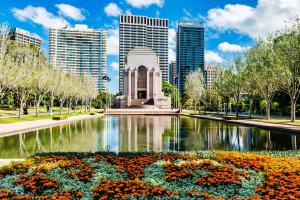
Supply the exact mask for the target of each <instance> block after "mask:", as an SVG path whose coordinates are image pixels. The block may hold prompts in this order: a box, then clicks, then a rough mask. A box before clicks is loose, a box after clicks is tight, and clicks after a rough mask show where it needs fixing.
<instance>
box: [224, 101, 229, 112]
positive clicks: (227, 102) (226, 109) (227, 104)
mask: <svg viewBox="0 0 300 200" xmlns="http://www.w3.org/2000/svg"><path fill="white" fill-rule="evenodd" d="M228 106H229V101H226V108H225V114H226V115H228V109H229V107H228Z"/></svg>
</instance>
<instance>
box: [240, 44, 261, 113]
mask: <svg viewBox="0 0 300 200" xmlns="http://www.w3.org/2000/svg"><path fill="white" fill-rule="evenodd" d="M256 53H259V52H257V51H256V49H255V48H251V49H249V50H247V51H246V52H245V57H246V68H245V70H244V73H243V76H244V79H245V83H244V91H245V92H246V93H247V95H248V98H249V117H250V118H251V117H252V112H253V99H254V96H255V95H256V94H257V93H258V75H259V73H258V71H257V70H258V69H257V63H256V60H255V58H256Z"/></svg>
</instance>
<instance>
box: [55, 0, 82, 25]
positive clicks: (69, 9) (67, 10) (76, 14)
mask: <svg viewBox="0 0 300 200" xmlns="http://www.w3.org/2000/svg"><path fill="white" fill-rule="evenodd" d="M55 7H57V8H58V14H60V15H62V16H65V17H68V18H71V19H73V20H78V21H82V20H84V19H85V16H84V15H83V14H82V12H81V9H79V8H77V7H75V6H72V5H69V4H63V3H62V4H56V5H55Z"/></svg>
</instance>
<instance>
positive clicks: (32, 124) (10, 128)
mask: <svg viewBox="0 0 300 200" xmlns="http://www.w3.org/2000/svg"><path fill="white" fill-rule="evenodd" d="M99 116H103V114H97V115H79V116H72V117H68V119H64V120H52V119H42V120H35V121H27V122H17V123H8V124H0V137H2V136H7V135H12V134H15V133H18V132H24V131H31V130H35V129H39V128H44V127H49V126H55V125H59V124H64V123H68V122H71V121H75V120H80V119H91V118H97V117H99Z"/></svg>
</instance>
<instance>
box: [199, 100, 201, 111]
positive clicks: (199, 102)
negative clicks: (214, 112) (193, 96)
mask: <svg viewBox="0 0 300 200" xmlns="http://www.w3.org/2000/svg"><path fill="white" fill-rule="evenodd" d="M200 102H201V101H200V100H199V114H201V103H200Z"/></svg>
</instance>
